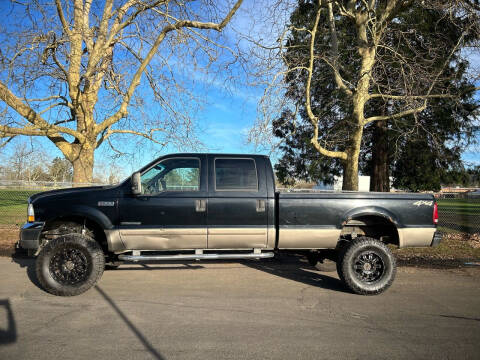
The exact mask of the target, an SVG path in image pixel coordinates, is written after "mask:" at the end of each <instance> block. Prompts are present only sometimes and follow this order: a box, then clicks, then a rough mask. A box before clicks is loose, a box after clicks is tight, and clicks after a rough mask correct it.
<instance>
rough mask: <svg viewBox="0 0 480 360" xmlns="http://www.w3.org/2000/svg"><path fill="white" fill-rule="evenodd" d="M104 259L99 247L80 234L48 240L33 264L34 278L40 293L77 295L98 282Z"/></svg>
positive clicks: (103, 266) (93, 241)
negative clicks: (42, 291)
mask: <svg viewBox="0 0 480 360" xmlns="http://www.w3.org/2000/svg"><path fill="white" fill-rule="evenodd" d="M104 268H105V255H104V253H103V251H102V248H101V247H100V245H99V244H98V243H97V242H96V241H95V240H93V239H92V238H90V237H87V236H85V235H81V234H67V235H62V236H60V237H58V238H56V239H52V240H50V241H49V242H48V243H47V244H46V245H45V246H44V247H43V248H42V250H41V251H40V253H39V254H38V257H37V261H36V272H37V278H38V281H39V282H40V284H41V285H42V287H43V289H44V290H45V291H47V292H49V293H50V294H53V295H59V296H74V295H79V294H81V293H83V292H85V291H87V290H88V289H90V288H91V287H92V286H93V285H95V284H96V282H97V281H98V280H99V279H100V278H101V276H102V274H103V270H104Z"/></svg>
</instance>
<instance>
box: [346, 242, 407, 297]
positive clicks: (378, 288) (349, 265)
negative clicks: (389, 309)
mask: <svg viewBox="0 0 480 360" xmlns="http://www.w3.org/2000/svg"><path fill="white" fill-rule="evenodd" d="M339 255H340V256H339V261H338V263H337V271H338V275H339V277H340V279H341V280H342V281H343V282H344V283H345V285H346V286H347V287H348V288H349V289H350V290H351V291H353V292H354V293H356V294H360V295H376V294H380V293H382V292H383V291H385V290H387V289H388V288H389V287H390V285H392V283H393V280H394V279H395V274H396V272H397V265H396V261H395V257H394V256H393V254H392V252H391V251H390V250H389V248H388V247H387V246H386V245H385V244H384V243H382V242H381V241H379V240H376V239H373V238H368V237H361V238H358V239H355V240H353V241H351V242H349V243H348V244H346V246H345V247H344V248H343V249H342V250H341V252H340V254H339Z"/></svg>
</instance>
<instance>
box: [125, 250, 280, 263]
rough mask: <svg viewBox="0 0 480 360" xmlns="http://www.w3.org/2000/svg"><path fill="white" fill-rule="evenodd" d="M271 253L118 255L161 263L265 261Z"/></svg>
mask: <svg viewBox="0 0 480 360" xmlns="http://www.w3.org/2000/svg"><path fill="white" fill-rule="evenodd" d="M273 256H274V253H273V252H264V253H262V252H259V253H256V252H253V253H246V254H180V255H125V254H121V255H118V259H119V260H124V261H161V260H169V261H171V260H217V259H266V258H272V257H273Z"/></svg>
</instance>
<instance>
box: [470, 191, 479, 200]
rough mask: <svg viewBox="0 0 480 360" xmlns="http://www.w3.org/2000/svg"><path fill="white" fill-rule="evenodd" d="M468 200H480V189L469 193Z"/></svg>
mask: <svg viewBox="0 0 480 360" xmlns="http://www.w3.org/2000/svg"><path fill="white" fill-rule="evenodd" d="M467 199H480V189H477V190H475V191H470V192H469V193H467Z"/></svg>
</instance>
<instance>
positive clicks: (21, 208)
mask: <svg viewBox="0 0 480 360" xmlns="http://www.w3.org/2000/svg"><path fill="white" fill-rule="evenodd" d="M40 191H41V190H24V189H0V224H2V225H21V224H22V223H24V222H25V221H26V219H27V199H28V198H29V197H30V196H31V195H33V194H36V193H38V192H40Z"/></svg>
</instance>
